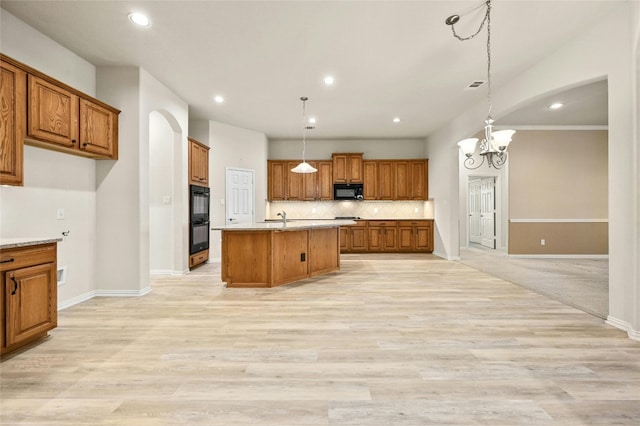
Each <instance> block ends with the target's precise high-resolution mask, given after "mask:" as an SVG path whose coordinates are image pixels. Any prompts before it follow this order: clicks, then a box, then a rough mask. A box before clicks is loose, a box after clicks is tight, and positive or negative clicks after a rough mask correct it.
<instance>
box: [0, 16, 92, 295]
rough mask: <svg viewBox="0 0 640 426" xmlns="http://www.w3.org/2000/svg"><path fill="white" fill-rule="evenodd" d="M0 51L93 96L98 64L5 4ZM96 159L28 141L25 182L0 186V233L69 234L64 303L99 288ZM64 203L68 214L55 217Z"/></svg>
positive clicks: (61, 261)
mask: <svg viewBox="0 0 640 426" xmlns="http://www.w3.org/2000/svg"><path fill="white" fill-rule="evenodd" d="M0 40H2V46H1V48H2V53H4V54H6V55H7V56H10V57H12V58H13V59H16V60H18V61H20V62H22V63H24V64H26V65H29V66H31V67H33V68H35V69H38V70H39V71H42V72H44V73H45V74H48V75H50V76H52V77H54V78H56V79H58V80H60V81H62V82H64V83H66V84H68V85H70V86H72V87H75V88H77V89H79V90H81V91H83V92H84V93H86V94H88V95H95V85H96V78H95V67H94V66H93V65H92V64H90V63H88V62H87V61H85V60H84V59H82V58H80V57H79V56H77V55H76V54H74V53H72V52H71V51H69V50H67V49H65V48H64V47H62V46H61V45H59V44H57V43H56V42H54V41H53V40H51V39H50V38H48V37H46V36H44V35H43V34H41V33H39V32H38V31H36V30H34V29H33V28H31V27H30V26H28V25H26V24H25V23H23V22H22V21H20V20H18V19H17V18H15V17H14V16H13V15H11V14H10V13H7V12H6V11H5V10H4V9H0ZM96 163H97V161H96V160H92V159H88V158H82V157H76V156H73V155H69V154H61V153H58V152H54V151H49V150H45V149H41V148H35V147H31V146H25V150H24V186H23V187H0V237H2V238H8V237H36V238H37V237H47V238H49V237H52V238H62V232H63V231H70V233H69V236H68V237H65V238H64V240H63V241H62V242H60V243H58V265H59V266H66V267H67V278H66V283H65V284H64V285H63V286H61V287H60V288H59V289H58V305H59V306H61V307H64V306H67V305H69V304H72V303H73V302H74V301H76V300H81V299H82V298H83V295H85V294H87V293H88V292H91V291H92V290H93V289H94V288H95V256H96V250H95V240H96V194H95V185H96V178H95V170H96ZM58 208H63V209H64V212H65V218H64V219H63V220H57V219H56V211H57V209H58Z"/></svg>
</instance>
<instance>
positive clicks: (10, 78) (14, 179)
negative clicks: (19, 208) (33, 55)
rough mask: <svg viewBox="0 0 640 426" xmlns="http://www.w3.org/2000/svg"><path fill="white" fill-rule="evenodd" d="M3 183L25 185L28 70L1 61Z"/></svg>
mask: <svg viewBox="0 0 640 426" xmlns="http://www.w3.org/2000/svg"><path fill="white" fill-rule="evenodd" d="M0 65H1V68H0V72H1V75H0V184H2V185H22V178H23V167H22V165H23V160H22V156H23V151H24V145H23V141H24V135H25V132H26V127H27V116H26V111H27V103H26V100H27V74H26V73H25V72H24V71H22V70H21V69H19V68H16V67H14V66H13V65H11V64H8V63H5V62H0Z"/></svg>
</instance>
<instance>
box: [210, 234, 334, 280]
mask: <svg viewBox="0 0 640 426" xmlns="http://www.w3.org/2000/svg"><path fill="white" fill-rule="evenodd" d="M338 230H339V228H338V226H335V227H329V228H325V227H322V228H312V229H291V230H233V231H225V230H223V231H222V259H221V277H222V281H224V282H226V283H227V287H255V288H260V287H275V286H279V285H283V284H288V283H291V282H294V281H298V280H302V279H305V278H308V277H313V276H317V275H322V274H326V273H329V272H333V271H337V270H338V269H340V250H339V233H338Z"/></svg>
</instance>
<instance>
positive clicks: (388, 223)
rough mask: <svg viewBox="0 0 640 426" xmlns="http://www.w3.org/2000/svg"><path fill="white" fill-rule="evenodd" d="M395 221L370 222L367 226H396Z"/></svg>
mask: <svg viewBox="0 0 640 426" xmlns="http://www.w3.org/2000/svg"><path fill="white" fill-rule="evenodd" d="M396 224H397V222H396V221H395V220H370V221H369V226H396Z"/></svg>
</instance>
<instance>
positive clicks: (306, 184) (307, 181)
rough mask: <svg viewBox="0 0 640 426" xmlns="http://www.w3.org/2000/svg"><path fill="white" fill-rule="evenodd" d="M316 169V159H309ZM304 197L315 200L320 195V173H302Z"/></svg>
mask: <svg viewBox="0 0 640 426" xmlns="http://www.w3.org/2000/svg"><path fill="white" fill-rule="evenodd" d="M307 163H309V165H311V167H313V168H314V169H317V168H318V163H317V162H315V161H307ZM302 176H303V177H302V186H303V187H302V199H303V200H305V201H313V200H315V199H317V197H318V173H317V172H316V173H305V174H303V175H302Z"/></svg>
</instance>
